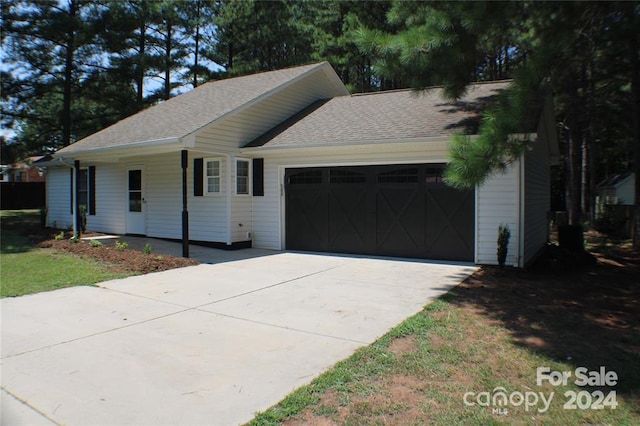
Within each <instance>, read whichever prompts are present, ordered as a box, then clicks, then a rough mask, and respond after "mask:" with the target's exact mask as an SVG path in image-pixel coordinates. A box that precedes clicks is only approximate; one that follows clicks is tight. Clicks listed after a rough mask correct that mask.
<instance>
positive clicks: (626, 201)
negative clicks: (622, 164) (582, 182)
mask: <svg viewBox="0 0 640 426" xmlns="http://www.w3.org/2000/svg"><path fill="white" fill-rule="evenodd" d="M596 193H597V194H598V197H599V201H600V202H601V203H603V204H621V205H627V206H630V205H633V204H635V199H636V197H635V174H634V173H633V172H631V171H626V172H623V173H618V174H615V175H612V176H609V177H608V178H606V179H604V180H603V181H602V182H600V183H599V184H598V185H597V186H596Z"/></svg>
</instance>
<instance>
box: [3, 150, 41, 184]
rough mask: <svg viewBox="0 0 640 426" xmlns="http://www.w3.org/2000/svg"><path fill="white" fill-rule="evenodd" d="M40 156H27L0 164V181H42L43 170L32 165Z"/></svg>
mask: <svg viewBox="0 0 640 426" xmlns="http://www.w3.org/2000/svg"><path fill="white" fill-rule="evenodd" d="M41 158H42V156H38V157H29V158H27V159H25V160H24V161H20V162H18V163H14V164H10V165H2V166H0V175H1V177H0V182H44V181H45V180H46V177H45V174H44V172H43V170H42V169H41V168H38V167H35V166H34V165H33V163H34V162H35V161H38V160H40V159H41Z"/></svg>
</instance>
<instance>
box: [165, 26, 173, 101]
mask: <svg viewBox="0 0 640 426" xmlns="http://www.w3.org/2000/svg"><path fill="white" fill-rule="evenodd" d="M172 31H173V26H172V22H171V21H170V20H167V36H166V38H165V40H164V49H165V52H164V99H165V100H168V99H169V98H170V97H171V49H173V46H172V40H171V33H172Z"/></svg>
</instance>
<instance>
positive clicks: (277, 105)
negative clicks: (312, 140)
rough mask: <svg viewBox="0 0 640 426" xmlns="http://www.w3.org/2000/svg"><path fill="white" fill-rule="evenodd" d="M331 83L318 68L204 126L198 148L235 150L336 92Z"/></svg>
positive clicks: (232, 151) (199, 135)
mask: <svg viewBox="0 0 640 426" xmlns="http://www.w3.org/2000/svg"><path fill="white" fill-rule="evenodd" d="M332 93H333V92H332V91H331V83H330V82H329V79H328V78H327V76H326V74H325V73H324V72H317V73H315V74H313V75H311V76H309V77H307V78H305V79H303V80H301V81H298V82H296V83H294V84H292V85H290V86H289V87H286V88H284V89H282V90H281V91H280V92H278V93H276V94H274V95H273V96H271V97H269V98H268V99H265V100H263V101H261V102H259V103H257V104H255V105H253V106H251V107H249V108H247V109H246V110H244V111H240V112H238V113H236V114H235V115H232V116H229V117H226V118H224V119H223V120H221V122H220V123H214V124H212V125H211V126H209V127H208V128H205V129H203V130H202V131H201V132H200V133H199V134H198V136H197V137H196V146H195V147H196V149H201V150H204V151H212V152H222V153H235V152H237V149H238V148H239V147H241V146H243V145H245V144H247V143H249V142H251V141H252V140H253V139H255V138H257V137H258V136H261V135H262V134H264V133H265V132H267V131H268V130H271V129H272V128H273V127H275V126H276V125H277V124H280V123H281V122H283V121H284V120H286V119H288V118H289V117H291V116H292V115H294V114H295V113H297V112H298V111H301V110H302V109H304V108H305V107H307V106H308V105H310V104H312V103H313V102H315V101H316V100H319V99H325V98H329V97H331V96H332Z"/></svg>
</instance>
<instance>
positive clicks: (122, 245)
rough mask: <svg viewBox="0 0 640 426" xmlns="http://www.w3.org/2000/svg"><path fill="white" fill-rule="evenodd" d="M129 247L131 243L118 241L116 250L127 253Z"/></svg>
mask: <svg viewBox="0 0 640 426" xmlns="http://www.w3.org/2000/svg"><path fill="white" fill-rule="evenodd" d="M127 247H129V243H127V242H124V241H123V242H120V241H118V240H116V250H120V251H125V250H126V249H127Z"/></svg>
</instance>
